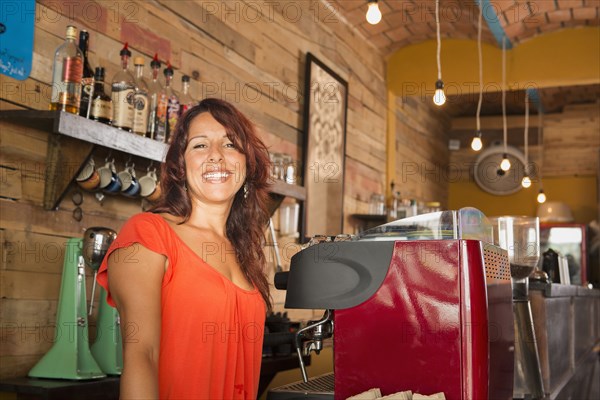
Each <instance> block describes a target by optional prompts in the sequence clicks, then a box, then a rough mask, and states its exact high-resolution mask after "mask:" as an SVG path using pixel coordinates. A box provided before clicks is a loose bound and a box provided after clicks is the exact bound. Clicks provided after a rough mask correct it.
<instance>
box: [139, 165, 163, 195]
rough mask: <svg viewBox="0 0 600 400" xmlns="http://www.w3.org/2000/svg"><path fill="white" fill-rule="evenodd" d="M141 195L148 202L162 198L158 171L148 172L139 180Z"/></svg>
mask: <svg viewBox="0 0 600 400" xmlns="http://www.w3.org/2000/svg"><path fill="white" fill-rule="evenodd" d="M139 183H140V188H141V190H140V195H141V196H142V197H144V198H146V199H147V200H148V201H151V202H154V201H156V200H158V199H159V198H160V195H161V189H160V183H159V182H158V178H157V177H156V169H151V170H148V173H147V174H146V175H144V176H142V177H141V178H140V179H139Z"/></svg>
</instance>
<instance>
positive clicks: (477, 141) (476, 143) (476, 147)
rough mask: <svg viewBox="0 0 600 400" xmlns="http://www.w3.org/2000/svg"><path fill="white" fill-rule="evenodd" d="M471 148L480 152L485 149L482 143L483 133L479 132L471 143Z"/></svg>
mask: <svg viewBox="0 0 600 400" xmlns="http://www.w3.org/2000/svg"><path fill="white" fill-rule="evenodd" d="M471 148H472V149H473V150H475V151H479V150H481V149H482V148H483V142H482V141H481V131H477V134H476V135H475V136H474V137H473V140H472V141H471Z"/></svg>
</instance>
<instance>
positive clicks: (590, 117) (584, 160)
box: [449, 103, 600, 182]
mask: <svg viewBox="0 0 600 400" xmlns="http://www.w3.org/2000/svg"><path fill="white" fill-rule="evenodd" d="M537 121H538V120H537V116H535V115H534V116H532V117H531V119H530V122H531V123H530V129H529V135H528V136H529V140H528V143H529V161H530V162H532V163H534V164H535V165H536V166H537V168H539V167H540V166H541V168H542V176H543V177H569V176H595V175H596V174H597V169H598V151H599V150H600V105H599V104H598V103H589V104H579V105H570V106H567V107H565V109H564V110H563V111H562V112H561V113H554V114H548V115H544V116H543V119H542V132H543V133H542V144H543V149H542V148H540V145H539V143H538V139H537V136H538V135H537V126H538V122H537ZM475 126H476V124H475V118H457V119H454V120H453V121H452V129H451V131H450V132H449V136H450V137H451V138H455V139H459V140H460V141H461V149H460V150H458V151H452V152H450V163H451V164H450V165H452V169H453V170H454V171H455V173H454V174H453V176H455V177H458V179H457V180H456V181H457V182H459V181H462V182H464V181H473V180H472V176H473V173H472V168H473V166H474V165H475V161H476V159H477V154H478V153H475V152H474V151H473V150H471V148H470V140H471V138H472V132H474V131H475ZM508 126H509V127H510V129H509V130H508V143H509V145H511V146H515V147H517V148H519V149H520V150H521V151H524V148H523V143H524V139H523V136H524V127H525V121H524V117H522V116H515V117H511V118H509V124H508ZM481 127H482V131H483V134H484V136H483V140H484V145H489V143H490V142H491V141H492V140H501V139H502V125H501V119H499V118H498V117H482V120H481ZM541 150H543V151H541ZM540 155H541V156H543V159H542V158H541V157H540ZM537 168H536V170H537Z"/></svg>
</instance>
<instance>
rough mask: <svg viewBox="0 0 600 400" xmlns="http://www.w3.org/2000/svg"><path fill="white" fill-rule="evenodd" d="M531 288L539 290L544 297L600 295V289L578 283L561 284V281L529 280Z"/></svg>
mask: <svg viewBox="0 0 600 400" xmlns="http://www.w3.org/2000/svg"><path fill="white" fill-rule="evenodd" d="M529 290H530V291H531V290H539V291H542V292H543V295H544V297H576V296H577V297H580V296H592V297H600V289H589V288H587V287H584V286H577V285H561V284H559V283H543V282H529Z"/></svg>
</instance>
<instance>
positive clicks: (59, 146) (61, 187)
mask: <svg viewBox="0 0 600 400" xmlns="http://www.w3.org/2000/svg"><path fill="white" fill-rule="evenodd" d="M93 148H94V145H93V144H92V143H87V142H84V141H81V140H77V139H73V138H70V137H68V136H65V135H57V134H55V133H49V134H48V152H47V154H46V184H45V185H44V209H45V210H55V209H56V208H57V207H58V205H59V204H60V201H61V200H62V198H63V197H64V195H65V193H66V192H67V189H68V187H69V184H70V183H71V182H72V181H73V179H74V178H75V177H76V176H77V175H78V174H79V172H80V171H81V169H82V168H83V166H84V163H85V161H86V160H87V159H88V158H89V157H90V156H91V154H92V150H93Z"/></svg>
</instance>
